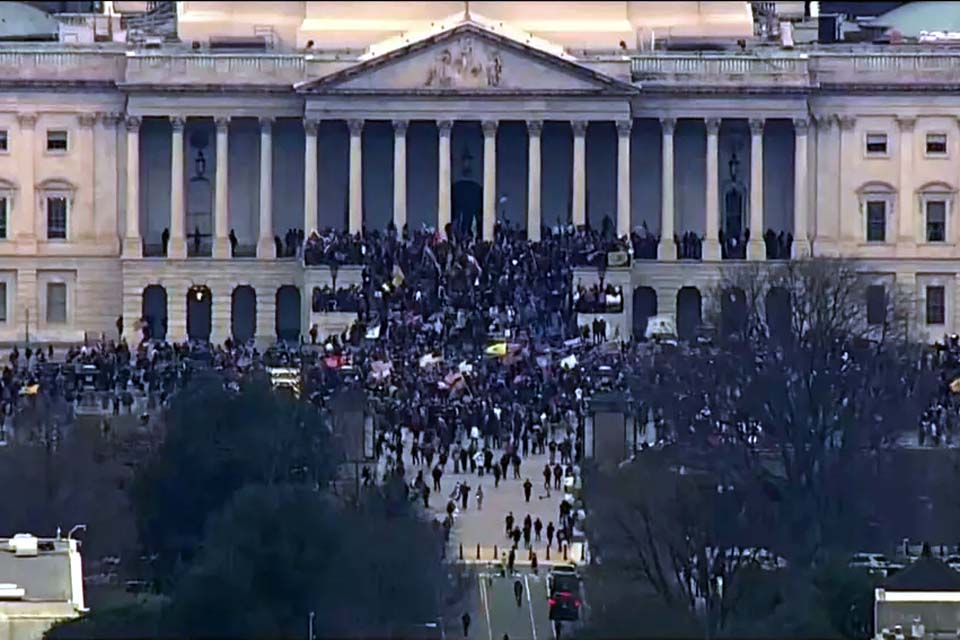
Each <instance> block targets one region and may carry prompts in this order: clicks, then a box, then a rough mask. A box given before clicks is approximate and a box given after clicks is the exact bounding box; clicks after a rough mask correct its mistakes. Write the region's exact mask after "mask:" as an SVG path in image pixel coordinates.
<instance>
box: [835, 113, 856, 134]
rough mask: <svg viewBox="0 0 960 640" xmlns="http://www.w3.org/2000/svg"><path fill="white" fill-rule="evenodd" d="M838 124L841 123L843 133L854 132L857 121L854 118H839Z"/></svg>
mask: <svg viewBox="0 0 960 640" xmlns="http://www.w3.org/2000/svg"><path fill="white" fill-rule="evenodd" d="M837 122H839V123H840V128H841V129H842V130H843V131H852V130H853V126H854V125H855V124H856V123H857V119H856V118H854V117H853V116H837Z"/></svg>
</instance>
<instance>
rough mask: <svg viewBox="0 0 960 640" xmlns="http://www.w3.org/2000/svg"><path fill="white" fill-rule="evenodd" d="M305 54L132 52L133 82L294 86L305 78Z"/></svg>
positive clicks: (128, 79) (129, 61) (129, 73)
mask: <svg viewBox="0 0 960 640" xmlns="http://www.w3.org/2000/svg"><path fill="white" fill-rule="evenodd" d="M305 68H306V62H305V59H304V56H303V55H301V54H271V53H260V54H243V53H231V54H221V53H216V54H214V53H165V52H130V53H128V54H127V65H126V73H125V79H126V82H127V83H129V84H160V85H167V84H172V85H183V84H187V85H189V84H227V85H230V84H236V85H245V84H258V85H271V84H276V85H284V86H290V85H293V84H295V83H297V82H300V81H301V80H304V79H305V74H304V70H305Z"/></svg>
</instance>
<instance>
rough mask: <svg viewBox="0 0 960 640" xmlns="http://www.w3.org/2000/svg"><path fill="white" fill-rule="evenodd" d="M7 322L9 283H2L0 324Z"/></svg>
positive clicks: (0, 290)
mask: <svg viewBox="0 0 960 640" xmlns="http://www.w3.org/2000/svg"><path fill="white" fill-rule="evenodd" d="M6 321H7V283H6V282H0V322H6Z"/></svg>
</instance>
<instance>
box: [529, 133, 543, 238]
mask: <svg viewBox="0 0 960 640" xmlns="http://www.w3.org/2000/svg"><path fill="white" fill-rule="evenodd" d="M542 133H543V122H541V121H539V120H531V121H530V122H528V123H527V144H528V151H527V238H528V239H529V240H532V241H533V242H540V226H541V224H542V216H541V212H540V185H541V179H540V173H541V169H542V167H541V159H540V136H541V134H542Z"/></svg>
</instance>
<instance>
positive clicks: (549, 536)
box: [547, 522, 556, 548]
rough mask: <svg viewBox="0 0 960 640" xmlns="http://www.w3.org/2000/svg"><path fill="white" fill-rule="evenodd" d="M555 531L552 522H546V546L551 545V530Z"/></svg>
mask: <svg viewBox="0 0 960 640" xmlns="http://www.w3.org/2000/svg"><path fill="white" fill-rule="evenodd" d="M554 531H556V529H554V527H553V522H548V523H547V547H548V548H549V547H551V546H553V532H554Z"/></svg>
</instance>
